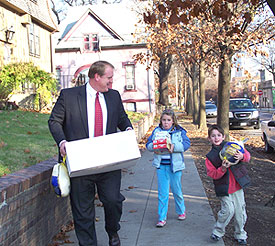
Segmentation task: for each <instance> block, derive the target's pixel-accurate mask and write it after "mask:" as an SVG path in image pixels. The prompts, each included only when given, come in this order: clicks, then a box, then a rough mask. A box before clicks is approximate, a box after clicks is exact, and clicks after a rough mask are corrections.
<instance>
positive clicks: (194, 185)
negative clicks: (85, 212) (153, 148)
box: [67, 150, 224, 246]
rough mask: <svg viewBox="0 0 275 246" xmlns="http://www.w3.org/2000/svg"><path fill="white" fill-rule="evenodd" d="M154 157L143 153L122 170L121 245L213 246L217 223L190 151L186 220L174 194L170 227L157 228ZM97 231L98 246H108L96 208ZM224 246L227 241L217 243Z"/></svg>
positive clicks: (185, 184)
mask: <svg viewBox="0 0 275 246" xmlns="http://www.w3.org/2000/svg"><path fill="white" fill-rule="evenodd" d="M152 159H153V154H152V153H150V152H149V151H147V150H145V151H142V155H141V158H140V160H139V161H138V162H137V164H136V165H135V166H134V167H131V168H129V169H125V170H123V177H122V187H121V192H122V194H123V195H124V196H125V197H126V200H125V201H124V204H123V215H122V218H121V223H120V224H121V229H120V231H119V236H120V240H121V245H122V246H149V245H150V246H151V245H152V246H181V245H182V246H183V245H184V246H208V245H213V242H211V240H210V238H209V237H210V234H211V231H212V227H213V225H214V222H215V218H214V216H213V213H212V210H211V207H210V205H209V203H208V199H207V197H206V195H205V192H204V188H203V185H202V182H201V179H200V177H199V174H198V172H197V169H196V166H195V164H194V161H193V159H192V155H191V152H190V151H187V152H185V164H186V169H185V170H184V171H183V176H182V187H183V193H184V198H185V206H186V219H185V220H184V221H179V220H178V219H177V214H176V213H175V204H174V199H173V195H172V193H171V195H170V200H169V210H168V218H167V224H166V226H165V227H163V228H156V227H155V224H156V223H157V220H158V215H157V176H156V172H155V168H153V167H152V165H151V163H152ZM96 218H97V220H98V221H97V222H96V232H97V238H98V246H107V245H108V236H107V234H106V232H105V229H104V212H103V208H102V207H96ZM67 235H68V236H69V239H68V240H69V241H71V242H73V243H72V244H69V245H72V246H78V241H77V238H76V236H75V232H74V231H70V232H68V233H67ZM214 245H216V246H224V242H223V241H220V242H217V243H214Z"/></svg>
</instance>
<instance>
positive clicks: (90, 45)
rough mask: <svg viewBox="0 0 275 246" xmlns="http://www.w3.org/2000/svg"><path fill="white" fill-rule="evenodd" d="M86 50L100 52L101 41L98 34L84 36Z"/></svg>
mask: <svg viewBox="0 0 275 246" xmlns="http://www.w3.org/2000/svg"><path fill="white" fill-rule="evenodd" d="M84 50H85V51H98V50H99V39H98V35H97V34H92V33H90V34H84Z"/></svg>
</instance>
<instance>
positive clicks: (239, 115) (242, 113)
mask: <svg viewBox="0 0 275 246" xmlns="http://www.w3.org/2000/svg"><path fill="white" fill-rule="evenodd" d="M239 127H254V128H255V129H259V128H260V116H259V111H258V110H257V109H256V108H255V107H254V105H253V104H252V102H251V101H250V99H248V98H231V99H230V101H229V128H231V129H232V128H239Z"/></svg>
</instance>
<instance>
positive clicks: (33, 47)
mask: <svg viewBox="0 0 275 246" xmlns="http://www.w3.org/2000/svg"><path fill="white" fill-rule="evenodd" d="M29 49H30V55H33V56H40V37H39V28H38V26H37V25H35V24H34V23H31V24H30V32H29Z"/></svg>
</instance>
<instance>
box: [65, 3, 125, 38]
mask: <svg viewBox="0 0 275 246" xmlns="http://www.w3.org/2000/svg"><path fill="white" fill-rule="evenodd" d="M88 16H91V17H92V18H93V19H94V20H95V21H96V22H97V23H98V24H99V25H101V26H102V27H103V28H104V29H105V30H106V31H107V32H108V33H109V34H110V35H111V36H113V37H114V38H115V39H119V40H123V38H122V37H120V36H119V35H118V34H117V33H116V32H115V31H114V30H113V29H112V28H111V27H110V26H108V24H107V23H106V22H104V21H103V20H102V19H101V18H100V17H99V16H98V15H96V14H95V13H94V12H93V11H92V10H91V9H90V8H88V9H87V10H86V12H85V13H84V14H83V15H82V16H81V17H80V18H79V19H78V20H76V21H75V22H73V23H70V24H68V25H67V26H66V28H65V30H64V32H63V34H62V36H61V40H62V39H65V40H68V38H69V37H70V36H71V35H72V33H73V32H74V31H75V30H76V29H77V28H78V27H79V26H80V25H81V23H82V22H83V21H84V19H85V18H87V17H88Z"/></svg>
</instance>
